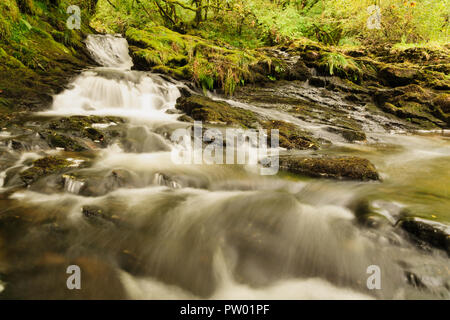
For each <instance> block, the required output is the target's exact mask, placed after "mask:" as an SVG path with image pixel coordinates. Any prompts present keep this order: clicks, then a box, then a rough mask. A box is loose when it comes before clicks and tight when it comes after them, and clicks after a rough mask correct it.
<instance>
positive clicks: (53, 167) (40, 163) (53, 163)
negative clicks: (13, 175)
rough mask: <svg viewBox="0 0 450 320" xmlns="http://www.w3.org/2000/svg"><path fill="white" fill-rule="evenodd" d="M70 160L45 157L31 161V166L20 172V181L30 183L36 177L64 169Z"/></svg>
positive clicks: (69, 163) (35, 179) (36, 178)
mask: <svg viewBox="0 0 450 320" xmlns="http://www.w3.org/2000/svg"><path fill="white" fill-rule="evenodd" d="M71 164H72V162H70V161H68V160H66V159H64V158H60V157H53V156H51V157H46V158H41V159H38V160H36V161H34V162H33V166H32V167H31V168H29V169H27V170H25V171H23V172H21V173H20V178H21V179H22V181H23V182H24V183H25V184H27V185H30V184H32V183H33V182H35V181H37V180H38V179H40V178H42V177H44V176H47V175H50V174H54V173H59V172H62V171H64V170H66V169H67V168H68V167H69V166H70V165H71Z"/></svg>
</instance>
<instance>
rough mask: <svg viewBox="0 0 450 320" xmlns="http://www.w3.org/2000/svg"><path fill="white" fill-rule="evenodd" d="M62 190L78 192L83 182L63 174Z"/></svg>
mask: <svg viewBox="0 0 450 320" xmlns="http://www.w3.org/2000/svg"><path fill="white" fill-rule="evenodd" d="M63 178H64V190H65V191H66V192H69V193H73V194H79V193H80V190H81V188H82V187H83V186H84V184H85V182H83V181H79V180H76V179H75V178H74V177H71V176H69V175H64V176H63Z"/></svg>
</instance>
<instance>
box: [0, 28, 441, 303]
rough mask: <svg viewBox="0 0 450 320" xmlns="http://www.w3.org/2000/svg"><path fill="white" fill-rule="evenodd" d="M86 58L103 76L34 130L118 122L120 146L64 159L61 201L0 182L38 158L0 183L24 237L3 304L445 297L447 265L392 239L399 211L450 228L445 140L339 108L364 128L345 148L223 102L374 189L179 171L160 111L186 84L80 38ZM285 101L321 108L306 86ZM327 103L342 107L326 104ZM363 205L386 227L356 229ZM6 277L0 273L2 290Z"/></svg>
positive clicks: (96, 75) (1, 264)
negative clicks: (362, 172)
mask: <svg viewBox="0 0 450 320" xmlns="http://www.w3.org/2000/svg"><path fill="white" fill-rule="evenodd" d="M86 44H87V48H88V49H89V50H90V52H91V53H92V56H93V58H94V59H96V61H97V62H98V63H99V64H100V65H101V66H102V67H98V68H92V69H89V70H86V71H84V72H83V73H82V74H80V75H79V76H78V77H76V78H75V79H74V80H73V82H72V84H71V86H70V88H69V89H67V90H66V91H64V92H62V93H61V94H59V95H57V96H55V99H54V104H53V108H52V109H51V110H49V111H46V112H44V113H41V114H40V115H39V116H40V117H51V118H54V117H62V116H72V115H88V116H102V117H105V116H116V117H122V118H125V119H127V122H126V124H122V125H125V126H126V128H127V129H126V130H127V135H128V138H129V144H128V145H127V146H125V145H121V144H113V145H109V146H107V147H106V148H98V149H96V152H95V155H90V156H86V158H85V159H84V160H83V159H82V160H80V159H78V158H76V156H75V155H71V154H70V153H66V157H67V158H69V159H70V158H73V159H78V160H73V159H72V160H73V161H72V162H73V168H74V171H73V173H71V174H66V175H64V177H63V186H64V187H63V189H62V190H60V191H58V192H50V191H49V190H52V188H53V187H54V186H53V185H52V182H51V180H45V181H44V182H43V183H42V184H40V185H37V187H34V188H29V189H19V190H12V191H11V190H10V192H9V193H8V192H7V191H8V188H7V186H5V185H4V181H5V178H6V176H7V174H6V173H7V172H12V171H13V170H14V168H22V169H20V170H23V167H21V165H22V164H24V163H27V161H28V163H29V161H30V160H33V159H37V158H39V151H38V150H30V151H28V152H27V153H23V154H21V156H20V157H18V158H17V159H14V161H11V165H10V166H9V168H8V169H7V171H3V172H0V187H2V186H3V191H4V192H5V193H7V194H8V197H7V198H4V199H3V201H2V208H0V214H5V212H9V213H10V212H13V216H14V215H15V216H18V217H22V218H23V219H24V220H26V221H30V223H29V224H28V225H27V228H23V227H17V228H15V223H14V221H15V220H14V219H13V218H12V220H11V221H10V222H9V223H10V225H11V227H10V232H15V233H20V237H17V241H15V242H14V243H4V242H2V238H1V237H0V280H1V281H3V282H0V291H2V288H3V289H4V288H6V289H8V286H9V288H10V290H11V291H10V295H12V296H14V297H21V298H65V297H73V296H71V295H72V294H78V296H77V297H81V298H131V299H196V298H211V299H335V298H336V299H360V298H362V299H377V298H381V299H413V298H444V299H449V298H450V269H449V260H448V257H447V256H446V255H445V254H444V253H443V252H442V251H440V250H431V251H421V250H419V249H417V248H416V246H415V245H413V244H412V243H411V242H409V241H408V240H407V238H406V237H404V236H403V234H401V233H400V231H399V230H398V228H395V226H394V224H395V222H396V221H397V220H398V218H399V215H400V212H401V211H402V210H403V209H404V208H405V207H407V208H408V209H409V210H411V211H412V212H413V213H414V214H415V215H417V216H421V217H423V218H430V219H431V218H433V219H435V220H437V221H439V223H442V225H443V226H448V223H449V222H450V211H449V208H450V193H449V191H450V185H449V181H450V171H449V167H450V166H449V164H450V141H449V140H448V137H446V136H445V134H444V135H442V134H439V133H423V134H421V135H419V134H417V135H405V134H400V133H393V132H389V131H388V130H384V129H383V128H382V127H380V126H379V125H377V123H379V121H381V120H380V119H378V118H375V119H374V118H372V120H370V119H369V118H366V117H365V116H364V115H365V114H364V111H363V110H353V111H351V110H350V111H348V112H349V115H350V116H352V115H353V116H354V117H356V118H360V119H362V121H363V120H364V119H368V120H367V121H366V123H367V126H366V127H367V128H365V129H367V132H366V133H367V136H368V139H367V142H365V143H356V144H355V143H353V144H352V143H347V142H345V141H343V140H342V139H341V140H339V138H338V137H336V136H335V135H334V134H333V133H331V132H329V131H326V130H323V125H321V124H319V123H314V122H311V121H308V120H299V119H297V118H292V116H291V115H289V114H288V113H287V112H284V111H283V110H270V109H267V108H263V107H261V106H257V105H252V104H249V103H245V102H242V101H236V100H234V101H233V100H228V102H230V103H232V104H235V105H237V106H240V107H243V108H248V109H251V110H253V111H255V112H257V113H259V114H261V115H263V116H264V115H270V116H271V117H272V118H279V119H282V120H285V121H290V122H293V123H295V124H298V125H299V126H301V127H303V128H307V129H308V130H310V131H311V132H313V133H314V134H315V135H316V136H317V137H318V138H322V139H329V140H332V141H337V142H336V143H335V144H333V145H332V146H330V147H328V148H324V149H323V150H322V151H318V152H319V153H323V154H329V155H333V154H346V155H358V156H362V157H364V158H367V159H369V160H370V161H372V162H373V163H374V164H375V166H376V167H377V169H378V171H379V172H380V174H381V176H382V178H383V181H382V182H348V181H329V180H318V179H299V178H295V177H292V176H287V175H282V174H280V175H278V176H260V175H258V174H255V170H254V168H251V167H250V166H243V165H206V164H204V165H177V164H174V163H173V162H172V161H171V150H172V149H173V148H174V145H173V144H172V142H170V140H169V139H168V137H169V136H170V134H171V132H172V131H173V130H175V129H177V128H180V127H186V126H187V125H188V124H186V123H182V122H179V121H177V120H176V119H177V117H179V116H180V115H179V114H173V113H172V112H170V110H173V108H174V106H175V103H176V100H177V98H178V97H180V96H181V94H180V88H181V87H183V84H181V83H177V82H175V81H169V80H167V79H165V78H163V77H161V76H158V75H154V74H150V73H147V72H141V71H132V70H131V67H132V61H131V58H130V57H129V55H128V44H127V43H126V40H125V39H122V38H120V37H116V36H112V35H109V36H89V37H88V39H87V42H86ZM296 90H299V93H298V94H303V95H310V96H311V97H313V98H314V97H315V99H320V94H321V93H320V92H318V91H317V92H312V91H311V90H312V89H311V88H309V89H308V87H305V88H297V89H296ZM308 90H309V91H308ZM215 98H216V99H221V98H219V97H215ZM322 99H324V103H333V101H334V103H341V102H340V101H339V100H337V98H336V97H333V96H330V97H322ZM168 110H169V112H168ZM364 121H365V120H364ZM96 126H97V127H98V128H106V127H114V126H119V124H118V123H117V122H115V121H111V123H106V124H105V123H102V124H100V123H99V124H96ZM3 135H4V138H5V139H6V136H7V133H3ZM0 137H2V136H0ZM53 152H54V153H55V154H56V153H58V152H59V151H58V150H55V151H53ZM5 161H6V160H5ZM83 162H90V163H91V165H90V166H89V167H86V168H85V167H83ZM17 170H18V169H17ZM17 170H16V171H17ZM117 181H119V182H117ZM120 181H126V183H121V182H120ZM0 191H2V190H0ZM361 199H370V200H372V201H373V204H374V206H375V208H376V210H378V211H377V212H378V213H379V214H381V215H384V216H385V217H386V218H387V220H388V221H389V222H391V223H390V224H387V225H386V226H384V227H381V228H378V229H372V228H363V227H361V226H359V225H358V224H357V223H356V221H355V215H354V213H353V211H352V205H353V204H354V203H357V202H358V201H359V200H361ZM71 264H76V265H79V266H80V268H81V270H82V286H83V289H82V290H81V291H80V292H79V293H74V292H73V291H70V290H68V289H67V288H66V278H67V276H68V275H67V274H66V273H65V269H66V268H67V266H69V265H71ZM372 265H376V266H378V267H379V268H380V270H381V289H380V290H369V289H368V287H367V279H368V278H369V276H370V274H368V273H367V269H368V267H369V266H372ZM3 273H4V274H8V275H9V276H8V277H6V278H5V280H2V277H1V274H3ZM408 275H409V276H410V277H411V275H414V277H420V278H421V283H423V284H424V285H425V286H426V289H424V288H423V286H422V287H421V286H417V285H416V286H414V285H412V284H411V281H408ZM413 282H414V281H413ZM2 283H3V285H2ZM5 292H6V291H5Z"/></svg>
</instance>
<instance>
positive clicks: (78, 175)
mask: <svg viewBox="0 0 450 320" xmlns="http://www.w3.org/2000/svg"><path fill="white" fill-rule="evenodd" d="M67 178H69V179H71V180H73V181H78V182H80V183H81V186H80V187H79V189H78V190H77V191H78V192H77V193H78V194H80V195H82V196H87V197H98V196H103V195H105V194H107V193H109V192H112V191H114V190H117V189H119V188H126V187H142V186H144V185H143V184H142V183H141V184H139V182H138V181H137V180H136V179H135V177H134V175H133V173H131V172H129V171H127V170H119V169H116V170H99V171H98V170H93V169H86V170H80V171H77V172H72V173H70V175H69V174H68V175H67ZM66 191H70V190H68V189H66Z"/></svg>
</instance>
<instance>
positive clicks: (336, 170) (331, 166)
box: [280, 155, 379, 181]
mask: <svg viewBox="0 0 450 320" xmlns="http://www.w3.org/2000/svg"><path fill="white" fill-rule="evenodd" d="M280 169H281V170H283V171H288V172H291V173H295V174H301V175H306V176H311V177H317V178H331V179H349V180H362V181H366V180H379V176H378V172H377V171H376V168H375V166H374V165H373V164H372V163H371V162H370V161H369V160H367V159H363V158H358V157H302V156H291V155H288V156H280Z"/></svg>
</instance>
